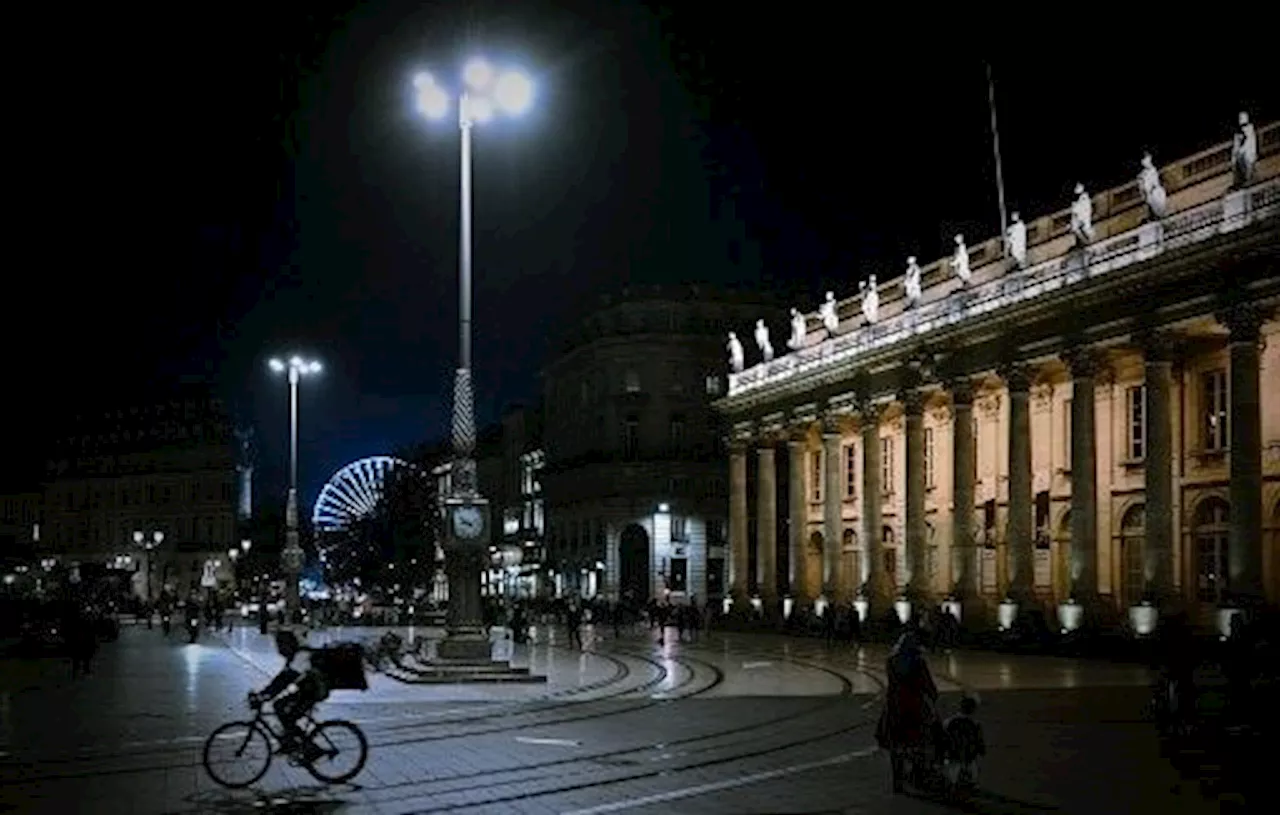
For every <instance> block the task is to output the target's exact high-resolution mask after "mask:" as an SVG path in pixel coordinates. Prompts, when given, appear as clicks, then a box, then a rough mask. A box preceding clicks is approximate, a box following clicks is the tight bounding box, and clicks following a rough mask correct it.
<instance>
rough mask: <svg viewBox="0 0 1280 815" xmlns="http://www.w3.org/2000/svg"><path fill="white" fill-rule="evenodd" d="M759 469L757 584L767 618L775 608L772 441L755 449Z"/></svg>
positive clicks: (775, 497) (775, 477) (775, 518)
mask: <svg viewBox="0 0 1280 815" xmlns="http://www.w3.org/2000/svg"><path fill="white" fill-rule="evenodd" d="M756 455H757V456H758V461H759V464H760V471H759V475H758V482H757V483H758V487H757V490H756V585H757V587H758V588H759V591H760V603H761V605H762V607H763V610H764V615H765V618H766V619H774V618H776V617H778V616H779V613H778V612H779V609H778V571H777V562H778V474H777V462H776V461H775V459H774V450H773V445H772V444H765V445H764V446H762V447H760V448H758V449H757V450H756Z"/></svg>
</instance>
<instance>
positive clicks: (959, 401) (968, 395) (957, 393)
mask: <svg viewBox="0 0 1280 815" xmlns="http://www.w3.org/2000/svg"><path fill="white" fill-rule="evenodd" d="M946 386H947V390H949V391H951V404H953V405H967V406H970V407H972V405H973V380H972V379H970V378H969V377H967V376H956V377H952V378H950V379H948V380H947V382H946Z"/></svg>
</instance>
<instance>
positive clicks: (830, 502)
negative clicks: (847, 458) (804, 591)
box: [822, 416, 844, 603]
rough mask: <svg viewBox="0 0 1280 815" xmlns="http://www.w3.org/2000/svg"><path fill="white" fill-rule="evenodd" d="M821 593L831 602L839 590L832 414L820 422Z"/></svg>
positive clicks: (836, 441) (836, 445) (836, 446)
mask: <svg viewBox="0 0 1280 815" xmlns="http://www.w3.org/2000/svg"><path fill="white" fill-rule="evenodd" d="M822 459H823V460H822V476H823V477H822V537H823V541H822V593H823V594H824V595H826V598H827V602H829V603H834V602H836V600H837V599H838V598H839V591H840V550H841V549H842V548H843V546H844V540H843V536H842V534H841V527H842V526H843V524H842V523H841V521H840V503H841V498H842V494H841V490H840V426H839V424H838V423H837V420H836V418H835V417H834V416H829V417H827V418H826V419H825V420H824V421H823V423H822Z"/></svg>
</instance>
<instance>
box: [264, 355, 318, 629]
mask: <svg viewBox="0 0 1280 815" xmlns="http://www.w3.org/2000/svg"><path fill="white" fill-rule="evenodd" d="M269 364H270V366H271V370H272V371H274V372H276V373H278V374H287V376H288V382H289V495H288V498H287V499H286V503H285V508H284V551H282V552H281V553H280V565H281V566H282V567H283V570H284V573H285V606H286V610H287V614H286V619H292V618H293V616H294V615H296V614H297V613H298V575H299V574H301V572H302V564H303V560H304V557H305V556H304V554H303V552H302V547H301V546H299V545H298V382H299V381H301V379H302V377H304V376H314V375H316V374H319V373H320V371H321V366H320V363H319V362H317V361H316V360H306V359H303V358H302V357H300V356H293V357H290V358H289V359H288V361H284V360H280V359H275V358H273V359H271V360H270V363H269ZM246 551H248V549H247V547H246Z"/></svg>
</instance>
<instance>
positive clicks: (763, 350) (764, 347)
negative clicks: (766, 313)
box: [756, 320, 773, 362]
mask: <svg viewBox="0 0 1280 815" xmlns="http://www.w3.org/2000/svg"><path fill="white" fill-rule="evenodd" d="M756 346H757V347H759V349H760V356H761V357H763V358H764V361H765V362H773V343H771V342H769V326H767V325H765V324H764V320H756Z"/></svg>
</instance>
